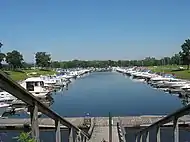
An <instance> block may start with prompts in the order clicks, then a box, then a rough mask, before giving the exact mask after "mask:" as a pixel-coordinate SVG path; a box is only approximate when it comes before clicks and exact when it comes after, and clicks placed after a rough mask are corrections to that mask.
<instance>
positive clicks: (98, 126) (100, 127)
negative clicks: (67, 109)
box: [0, 115, 190, 142]
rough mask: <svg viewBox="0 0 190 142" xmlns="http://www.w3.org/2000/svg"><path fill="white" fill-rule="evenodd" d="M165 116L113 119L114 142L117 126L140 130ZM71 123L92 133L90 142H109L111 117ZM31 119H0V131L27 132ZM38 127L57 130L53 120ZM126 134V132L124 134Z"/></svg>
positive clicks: (184, 121) (189, 119)
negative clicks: (87, 124)
mask: <svg viewBox="0 0 190 142" xmlns="http://www.w3.org/2000/svg"><path fill="white" fill-rule="evenodd" d="M164 117H165V116H160V115H142V116H122V117H112V118H111V124H112V125H111V127H112V128H111V133H112V135H111V136H112V141H113V142H120V141H121V140H120V136H119V133H118V127H117V124H118V123H120V125H121V127H122V128H139V129H142V128H144V127H148V126H150V125H151V124H153V123H155V122H157V121H159V120H161V119H163V118H164ZM65 119H66V120H67V121H68V122H69V123H72V124H73V125H75V126H77V127H79V128H80V129H83V130H86V131H88V132H89V131H91V133H92V134H91V138H90V139H89V142H96V141H97V142H99V141H102V140H103V139H104V140H106V141H109V117H90V118H89V119H90V120H91V121H90V122H91V123H90V126H89V127H87V126H86V125H85V117H68V118H67V117H66V118H65ZM30 123H31V122H30V119H29V118H26V119H21V118H7V119H0V130H27V129H30V128H31V124H30ZM178 125H179V126H180V125H181V126H182V127H183V126H189V125H190V116H189V115H185V116H183V117H181V118H180V119H179V120H178ZM38 126H39V129H40V131H53V130H54V129H55V121H54V120H53V119H51V118H38ZM171 126H173V123H171V122H170V123H166V124H165V125H164V126H163V127H171ZM60 129H61V130H63V129H68V128H67V127H65V126H64V125H60ZM124 133H126V132H124Z"/></svg>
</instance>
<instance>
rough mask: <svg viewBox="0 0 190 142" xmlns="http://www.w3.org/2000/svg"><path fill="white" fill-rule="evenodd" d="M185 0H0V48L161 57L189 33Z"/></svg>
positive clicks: (28, 53)
mask: <svg viewBox="0 0 190 142" xmlns="http://www.w3.org/2000/svg"><path fill="white" fill-rule="evenodd" d="M189 5H190V1H189V0H31V1H28V0H0V42H2V43H3V44H4V45H3V47H2V52H5V53H6V52H9V51H12V50H18V51H20V52H21V53H22V54H23V56H24V59H25V61H27V62H32V61H33V57H34V53H36V52H40V51H44V52H48V53H50V54H51V56H52V59H53V60H72V59H80V60H98V59H99V60H107V59H111V60H121V59H123V60H124V59H129V60H132V59H143V58H145V57H147V56H151V57H157V58H161V57H164V56H172V55H173V54H175V53H178V52H179V51H180V46H181V44H182V43H183V42H184V40H185V39H187V38H188V37H189V36H190V18H189V13H190V8H189Z"/></svg>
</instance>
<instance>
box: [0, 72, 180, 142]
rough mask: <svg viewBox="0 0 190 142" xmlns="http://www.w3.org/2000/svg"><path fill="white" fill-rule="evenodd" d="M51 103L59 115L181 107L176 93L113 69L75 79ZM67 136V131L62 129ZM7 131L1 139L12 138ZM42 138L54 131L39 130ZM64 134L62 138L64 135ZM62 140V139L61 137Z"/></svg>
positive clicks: (133, 112)
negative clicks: (136, 80)
mask: <svg viewBox="0 0 190 142" xmlns="http://www.w3.org/2000/svg"><path fill="white" fill-rule="evenodd" d="M52 97H53V99H54V103H53V105H52V106H51V108H52V109H53V110H55V111H56V112H57V113H58V114H60V115H62V116H68V117H73V116H84V115H85V113H87V112H88V113H90V115H91V116H108V113H109V112H111V113H112V115H114V116H127V115H150V114H151V115H152V114H156V115H165V114H168V113H171V112H173V111H175V110H176V109H178V108H180V107H182V106H183V105H182V103H181V101H180V100H179V99H178V97H176V96H172V95H169V94H166V93H164V92H163V91H159V90H155V89H153V88H151V87H150V86H148V85H147V84H144V83H138V82H133V81H132V80H131V79H129V78H128V77H126V76H123V75H122V74H119V73H114V72H106V73H103V72H100V73H92V74H90V75H88V76H86V77H84V78H80V79H77V80H75V81H74V82H73V83H72V84H70V85H69V88H68V90H63V91H62V92H59V93H56V94H53V96H52ZM64 135H65V136H66V137H67V135H68V132H64ZM13 136H18V133H15V132H10V131H9V133H6V135H4V133H3V134H2V135H1V139H3V141H5V142H12V141H16V140H13V139H12V137H13ZM40 136H41V139H42V140H43V141H44V142H50V141H54V134H53V133H50V132H45V133H44V132H43V133H42V135H40ZM66 137H64V138H66ZM64 141H66V139H65V140H64Z"/></svg>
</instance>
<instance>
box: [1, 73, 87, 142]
mask: <svg viewBox="0 0 190 142" xmlns="http://www.w3.org/2000/svg"><path fill="white" fill-rule="evenodd" d="M0 88H1V89H3V90H5V91H7V92H9V93H10V94H12V95H13V96H15V97H16V98H18V99H20V100H22V101H23V102H25V103H26V104H28V105H29V106H32V107H34V105H36V106H37V107H38V110H39V111H40V112H42V113H43V114H45V115H47V116H48V117H50V118H52V119H54V120H56V121H59V122H60V123H61V124H62V125H64V126H67V127H68V128H73V129H74V130H75V131H79V132H80V133H81V134H82V135H83V136H84V137H86V138H87V139H89V134H88V133H86V132H84V131H83V130H81V129H79V128H78V127H76V126H74V125H73V124H71V123H70V122H69V121H67V120H65V119H64V118H63V117H61V116H60V115H58V114H57V113H56V112H54V111H53V110H51V109H49V108H48V107H47V106H45V105H44V104H43V103H41V102H40V101H39V100H38V98H36V97H35V96H33V95H32V94H31V93H30V92H28V91H27V90H25V89H24V88H23V87H21V86H20V85H19V84H18V83H16V82H15V81H13V80H12V79H11V78H10V77H8V75H6V74H5V73H4V72H3V71H0Z"/></svg>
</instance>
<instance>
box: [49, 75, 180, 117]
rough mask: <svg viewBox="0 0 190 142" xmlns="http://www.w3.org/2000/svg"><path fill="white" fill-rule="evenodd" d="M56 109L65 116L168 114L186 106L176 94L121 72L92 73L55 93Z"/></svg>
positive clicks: (53, 107)
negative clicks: (135, 80)
mask: <svg viewBox="0 0 190 142" xmlns="http://www.w3.org/2000/svg"><path fill="white" fill-rule="evenodd" d="M53 98H54V101H55V103H54V104H53V105H52V106H51V108H52V109H53V110H55V111H56V112H57V113H59V114H60V115H62V116H70V117H71V116H84V114H85V113H86V112H89V113H90V114H91V116H108V113H109V112H111V113H112V115H114V116H127V115H149V114H157V115H160V114H161V115H163V114H168V113H171V112H173V111H175V110H176V109H178V108H180V107H182V103H181V101H180V100H179V99H178V97H176V96H172V95H169V94H166V93H164V92H163V91H160V90H155V89H153V88H151V87H150V86H148V85H147V84H144V83H140V82H133V81H132V80H131V79H129V78H127V77H125V76H123V75H122V74H119V73H114V72H106V73H102V72H100V73H92V74H90V75H89V76H87V77H85V78H81V79H79V80H76V81H75V82H74V83H72V84H71V85H70V86H69V89H68V90H67V91H66V90H65V91H63V92H60V93H57V94H56V95H54V96H53Z"/></svg>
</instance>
